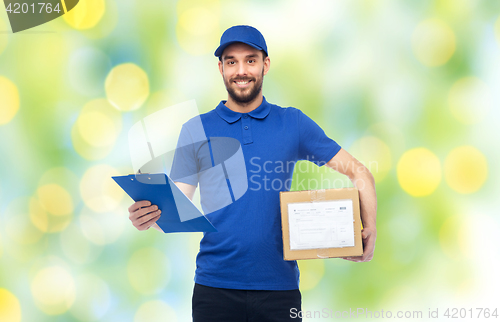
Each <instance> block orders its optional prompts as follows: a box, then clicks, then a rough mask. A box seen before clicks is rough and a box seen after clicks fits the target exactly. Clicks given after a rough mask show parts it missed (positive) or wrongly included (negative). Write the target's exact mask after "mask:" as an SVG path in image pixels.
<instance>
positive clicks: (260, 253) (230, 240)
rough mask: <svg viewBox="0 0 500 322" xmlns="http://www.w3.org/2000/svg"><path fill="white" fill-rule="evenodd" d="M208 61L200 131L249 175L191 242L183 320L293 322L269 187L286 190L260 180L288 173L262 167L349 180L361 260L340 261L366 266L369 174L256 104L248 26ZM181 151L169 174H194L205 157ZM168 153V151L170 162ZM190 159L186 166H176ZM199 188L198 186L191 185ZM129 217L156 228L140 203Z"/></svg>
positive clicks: (282, 114)
mask: <svg viewBox="0 0 500 322" xmlns="http://www.w3.org/2000/svg"><path fill="white" fill-rule="evenodd" d="M215 56H217V57H219V63H218V64H219V71H220V73H221V75H222V78H223V81H224V84H225V86H226V89H227V92H228V99H227V101H222V102H220V104H219V105H218V106H217V107H216V108H215V109H214V110H212V111H210V112H208V113H206V114H203V115H201V116H200V117H201V121H202V123H203V127H204V131H205V132H206V136H207V137H208V138H210V137H232V138H234V139H237V140H238V141H239V142H240V144H241V148H242V150H243V155H244V159H245V160H244V161H245V165H246V169H247V172H248V173H249V174H252V175H251V176H249V184H248V190H247V191H246V193H245V194H244V195H243V196H242V197H241V198H239V199H238V200H236V201H234V202H233V203H231V204H230V205H228V206H226V207H224V208H223V209H220V210H217V211H214V212H212V213H210V214H207V217H208V218H209V219H210V221H211V222H212V223H213V224H214V226H215V227H216V228H217V229H218V232H210V233H206V234H205V235H204V237H203V239H202V241H201V242H200V252H199V254H198V256H197V259H196V264H197V268H196V276H195V288H194V292H193V320H194V321H195V322H197V321H231V322H236V321H297V320H299V319H298V318H292V315H291V314H290V312H291V309H295V310H297V311H300V307H301V295H300V292H299V289H298V288H299V284H298V280H299V271H298V267H297V263H296V262H295V261H285V260H283V244H282V239H281V217H280V211H279V191H284V190H287V189H288V188H289V187H286V185H280V187H279V188H278V189H273V188H272V187H269V182H274V181H275V180H278V182H281V183H284V182H287V180H289V181H290V180H291V178H292V174H293V168H292V169H283V171H278V170H276V171H272V170H269V168H264V167H263V166H265V165H266V164H280V162H281V163H283V162H284V163H286V162H290V161H293V162H295V161H298V160H310V161H312V162H314V163H316V164H317V165H320V166H321V165H324V164H326V165H327V166H328V167H330V168H332V169H335V170H336V171H338V172H340V173H343V174H345V175H347V176H348V177H349V178H350V179H351V181H352V182H353V183H354V185H355V186H356V187H358V189H359V194H360V205H361V217H362V222H363V231H362V237H363V244H364V254H363V256H361V257H351V258H345V259H347V260H350V261H356V262H365V261H370V260H371V259H372V257H373V252H374V249H375V239H376V234H377V233H376V227H375V218H376V196H375V185H374V180H373V176H372V175H371V174H370V172H369V171H368V169H366V167H364V166H363V165H362V164H361V163H360V162H359V161H357V160H356V159H355V158H354V157H352V156H351V155H350V154H349V153H347V152H346V151H345V150H343V149H342V148H341V147H340V146H339V145H338V144H337V143H336V142H335V141H333V140H331V139H330V138H328V137H327V136H326V135H325V133H324V131H323V130H321V128H320V127H319V126H318V125H317V124H316V123H315V122H314V121H312V120H311V119H310V118H308V117H307V116H306V115H305V114H304V113H302V112H301V111H300V110H298V109H295V108H292V107H289V108H282V107H279V106H277V105H273V104H270V103H268V102H267V101H266V100H265V98H264V97H263V94H262V84H263V78H264V75H266V74H267V72H268V71H269V68H270V64H271V61H270V58H269V57H268V51H267V45H266V42H265V40H264V37H263V36H262V34H261V33H260V32H259V31H258V30H257V29H255V28H253V27H250V26H234V27H231V28H229V29H228V30H226V31H225V32H224V34H223V35H222V37H221V42H220V46H219V47H218V48H217V50H216V51H215ZM188 123H189V122H188ZM188 132H189V126H188V124H185V127H183V131H182V132H181V137H183V136H184V137H187V136H188ZM183 153H184V152H183ZM191 153H192V155H191V156H189V157H186V156H185V155H182V158H180V157H179V158H178V160H179V159H182V160H183V162H177V163H176V160H175V158H174V165H173V168H172V173H171V176H172V177H173V178H174V176H175V174H176V173H178V172H179V171H180V170H178V169H179V168H181V167H182V166H185V167H193V169H198V170H199V169H200V165H199V164H196V163H203V162H205V161H203V160H201V159H202V158H201V157H200V156H199V155H197V150H196V149H192V151H191ZM178 154H180V153H178V152H177V151H176V158H177V157H178ZM188 154H189V153H188ZM190 159H192V160H191V161H192V162H191V161H187V162H186V160H190ZM212 164H213V160H212ZM263 169H266V170H265V171H263ZM193 171H194V170H193ZM259 171H260V172H259ZM264 172H265V173H264ZM177 177H182V176H177ZM195 177H196V176H195ZM190 178H191V179H186V180H182V179H181V180H175V179H174V181H176V184H177V185H178V186H179V187H180V189H181V190H182V191H183V192H184V193H185V194H186V195H187V196H188V197H189V198H192V197H193V194H194V191H195V189H196V186H197V184H198V182H197V179H196V178H194V179H193V176H191V177H190ZM265 180H268V181H267V182H265ZM266 183H267V186H266V188H265V187H264V185H265V184H266ZM200 189H203V185H202V184H201V181H200ZM202 191H203V190H202ZM202 199H203V195H202ZM202 202H203V200H202ZM129 212H130V220H131V221H132V223H133V224H134V226H135V227H137V229H139V230H146V229H149V228H150V227H151V226H153V227H155V228H157V225H156V224H155V223H156V221H157V220H158V218H159V216H160V211H159V210H157V207H156V206H155V205H151V204H150V202H149V201H139V202H136V203H134V204H133V205H132V206H131V207H130V208H129ZM157 229H159V228H157Z"/></svg>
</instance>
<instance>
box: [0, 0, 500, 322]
mask: <svg viewBox="0 0 500 322" xmlns="http://www.w3.org/2000/svg"><path fill="white" fill-rule="evenodd" d="M499 13H500V2H497V1H479V0H453V1H452V0H437V1H394V0H371V1H358V0H355V1H327V0H323V1H319V0H315V1H305V0H293V1H285V0H281V1H273V2H269V1H252V2H249V1H243V0H231V1H229V0H209V1H207V0H203V1H201V0H179V1H158V0H148V1H133V0H120V1H117V0H80V3H79V4H78V5H77V7H76V8H75V9H74V10H73V11H71V12H70V13H69V14H67V15H65V16H63V17H62V18H59V19H56V20H54V21H52V22H50V23H48V24H44V25H42V26H39V27H36V28H35V29H31V30H27V31H25V32H21V33H16V34H12V33H10V26H9V23H8V20H7V19H8V18H7V14H6V13H5V11H4V10H3V9H2V10H0V151H1V167H0V321H2V322H19V321H37V322H43V321H106V322H115V321H116V322H123V321H134V322H143V321H144V322H145V321H147V322H154V321H189V320H190V316H191V294H192V287H193V275H194V269H195V256H196V253H197V251H198V243H199V240H200V238H201V234H168V235H163V234H160V233H158V232H157V231H153V230H151V231H146V232H139V231H137V230H135V228H134V227H133V226H132V225H131V224H130V222H129V220H128V212H127V208H128V206H129V205H130V204H131V200H130V198H128V196H126V195H124V193H123V192H122V191H121V189H120V188H119V187H118V186H117V185H116V184H115V183H114V182H113V181H112V180H111V176H113V175H120V174H128V173H130V172H131V171H132V169H131V163H130V157H129V152H128V144H127V131H128V129H129V128H130V126H131V125H132V124H134V123H135V122H136V121H138V120H140V119H142V118H143V117H145V116H146V115H148V114H151V113H153V112H155V111H157V110H159V109H161V108H163V107H167V106H170V105H173V104H177V103H180V102H183V101H186V100H190V99H195V100H196V102H197V105H198V107H199V109H200V110H201V111H202V112H207V111H209V110H211V109H213V108H214V107H215V106H216V105H217V104H218V102H219V101H220V100H222V99H226V97H227V94H226V91H225V88H224V85H223V82H222V79H221V77H220V74H219V72H218V68H217V58H215V57H214V56H213V51H214V50H215V48H216V47H217V45H218V41H219V37H220V35H221V33H222V32H223V31H224V30H225V29H226V28H228V27H230V26H232V25H236V24H249V25H253V26H255V27H256V28H258V29H259V30H260V31H261V32H262V33H263V34H264V36H265V37H266V40H267V43H268V48H269V55H270V58H271V69H270V72H269V73H268V75H267V76H266V77H265V81H264V95H265V96H266V99H267V100H268V101H269V102H272V103H276V104H278V105H281V106H295V107H297V108H300V109H301V110H303V111H304V112H305V113H306V114H307V115H309V116H310V117H311V118H313V119H314V120H315V121H316V122H317V123H318V124H319V125H320V126H321V127H322V128H323V129H324V130H325V132H326V133H327V134H328V135H329V136H330V137H331V138H333V139H335V140H336V141H337V142H338V143H339V144H340V145H341V146H342V147H343V148H344V149H346V150H347V151H349V152H351V153H352V154H353V155H354V156H356V157H357V158H358V159H360V160H361V161H363V162H364V163H365V164H366V165H367V166H368V167H369V168H370V170H371V171H372V172H373V174H374V177H375V180H376V184H377V194H378V240H377V248H376V252H375V257H374V259H373V261H371V262H370V263H352V262H347V261H342V260H340V259H328V260H309V261H301V262H300V263H299V266H300V268H301V290H302V292H303V309H304V310H311V311H313V310H322V309H323V308H327V309H331V310H333V311H343V310H349V309H350V308H351V309H353V310H356V308H365V309H367V310H371V311H380V310H384V311H393V312H396V311H398V310H411V311H414V310H420V311H423V314H424V319H426V318H427V317H428V316H427V312H428V310H429V308H431V309H436V308H439V309H440V310H441V309H443V311H444V309H446V308H467V309H469V308H476V307H489V308H494V307H495V305H498V302H497V301H498V300H497V299H498V298H499V297H500V294H499V293H500V288H499V286H500V280H499V274H498V271H499V269H500V257H499V256H500V254H499V251H498V247H496V246H495V245H496V243H497V241H498V237H497V236H498V231H499V229H500V221H499V211H498V208H499V207H498V202H495V200H498V195H499V193H500V186H499V185H498V184H497V180H498V179H495V178H499V177H500V174H499V169H500V168H499V166H498V164H499V161H500V158H499V154H500V150H499V149H498V143H497V142H498V141H499V140H500V132H499V131H498V120H499V119H500V112H499V111H500V109H499V108H498V106H499V105H500V91H498V88H500V14H499ZM304 169H306V171H300V169H296V173H295V174H294V180H295V182H294V185H293V187H292V188H294V189H296V188H297V181H298V180H301V179H306V180H307V179H317V180H318V181H316V182H319V183H320V185H319V186H318V187H310V188H316V189H317V188H340V187H346V186H349V185H350V182H349V181H348V180H346V178H344V177H342V176H341V175H338V174H336V173H332V172H331V171H330V170H329V169H326V168H319V169H318V168H316V167H312V166H308V167H304ZM316 320H320V319H316ZM365 320H366V319H365Z"/></svg>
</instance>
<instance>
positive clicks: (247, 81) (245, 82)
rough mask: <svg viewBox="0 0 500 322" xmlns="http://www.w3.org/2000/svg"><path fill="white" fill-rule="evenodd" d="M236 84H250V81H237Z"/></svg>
mask: <svg viewBox="0 0 500 322" xmlns="http://www.w3.org/2000/svg"><path fill="white" fill-rule="evenodd" d="M236 84H238V85H245V84H248V81H246V82H236Z"/></svg>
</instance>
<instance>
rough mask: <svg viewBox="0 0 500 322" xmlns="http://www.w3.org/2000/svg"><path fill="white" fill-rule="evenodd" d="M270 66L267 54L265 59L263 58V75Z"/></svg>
mask: <svg viewBox="0 0 500 322" xmlns="http://www.w3.org/2000/svg"><path fill="white" fill-rule="evenodd" d="M270 67H271V59H270V58H269V56H267V57H266V59H264V75H266V74H267V72H268V71H269V68H270Z"/></svg>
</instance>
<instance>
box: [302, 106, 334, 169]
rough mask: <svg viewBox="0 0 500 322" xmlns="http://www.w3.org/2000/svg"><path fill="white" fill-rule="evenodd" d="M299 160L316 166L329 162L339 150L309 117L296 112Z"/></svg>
mask: <svg viewBox="0 0 500 322" xmlns="http://www.w3.org/2000/svg"><path fill="white" fill-rule="evenodd" d="M298 126H299V151H298V159H299V160H308V161H311V162H313V163H315V164H316V165H318V166H322V165H324V164H326V163H327V162H328V161H330V160H331V159H332V158H333V157H334V156H335V155H336V154H337V153H338V152H339V151H340V149H341V147H340V145H338V144H337V142H335V141H334V140H332V139H330V138H329V137H328V136H327V135H326V134H325V131H323V129H322V128H321V127H320V126H319V125H318V124H316V122H314V121H313V120H312V119H311V118H310V117H308V116H307V115H305V114H304V113H303V112H302V111H301V110H298Z"/></svg>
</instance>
